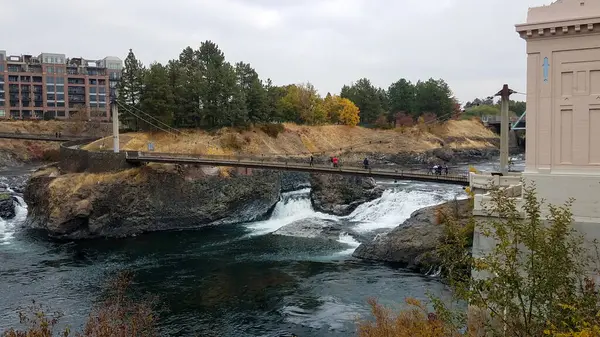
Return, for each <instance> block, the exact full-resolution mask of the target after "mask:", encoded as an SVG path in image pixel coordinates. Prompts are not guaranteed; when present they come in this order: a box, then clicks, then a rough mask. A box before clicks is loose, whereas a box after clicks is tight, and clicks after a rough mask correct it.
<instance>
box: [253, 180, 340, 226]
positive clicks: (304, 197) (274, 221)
mask: <svg viewBox="0 0 600 337" xmlns="http://www.w3.org/2000/svg"><path fill="white" fill-rule="evenodd" d="M309 194H310V188H306V189H303V190H299V191H294V192H289V193H284V194H283V195H282V196H281V200H280V201H279V202H278V203H277V205H275V209H274V210H273V214H271V218H269V220H266V221H258V222H254V223H252V224H249V225H248V229H250V230H252V235H265V234H269V233H273V232H275V231H276V230H278V229H280V228H282V227H284V226H286V225H289V224H291V223H292V222H294V221H298V220H302V219H307V218H320V219H332V220H335V219H337V217H335V216H332V215H328V214H324V213H319V212H315V211H314V210H313V208H312V205H311V203H310V197H309Z"/></svg>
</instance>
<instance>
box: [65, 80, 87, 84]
mask: <svg viewBox="0 0 600 337" xmlns="http://www.w3.org/2000/svg"><path fill="white" fill-rule="evenodd" d="M67 83H68V84H79V85H85V80H84V79H83V78H68V79H67Z"/></svg>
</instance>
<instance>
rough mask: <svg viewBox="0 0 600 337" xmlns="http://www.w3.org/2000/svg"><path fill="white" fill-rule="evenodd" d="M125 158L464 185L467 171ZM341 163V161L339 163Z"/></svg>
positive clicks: (144, 155)
mask: <svg viewBox="0 0 600 337" xmlns="http://www.w3.org/2000/svg"><path fill="white" fill-rule="evenodd" d="M125 158H126V160H127V162H129V163H136V164H142V163H164V164H196V165H209V166H226V167H242V168H255V169H267V170H281V171H296V172H309V173H325V174H342V175H352V176H363V177H372V178H380V179H393V180H414V181H423V182H437V183H445V184H453V185H461V186H468V185H469V175H468V172H466V171H465V172H450V174H448V175H445V174H442V175H435V174H430V173H429V172H427V171H425V170H402V169H379V168H377V169H365V168H363V167H360V166H346V165H341V166H340V167H331V166H330V165H319V164H315V165H313V166H311V165H310V164H308V159H306V162H300V160H299V159H298V158H296V160H294V159H292V158H286V157H280V158H277V157H256V156H255V157H251V156H208V155H201V156H200V155H189V154H175V153H154V152H135V151H127V152H126V154H125ZM342 164H343V163H342Z"/></svg>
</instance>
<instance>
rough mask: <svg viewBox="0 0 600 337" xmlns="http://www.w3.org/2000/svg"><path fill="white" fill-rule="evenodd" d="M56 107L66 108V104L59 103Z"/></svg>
mask: <svg viewBox="0 0 600 337" xmlns="http://www.w3.org/2000/svg"><path fill="white" fill-rule="evenodd" d="M56 106H57V107H59V108H64V107H65V102H57V103H56Z"/></svg>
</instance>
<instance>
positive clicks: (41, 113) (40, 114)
mask: <svg viewBox="0 0 600 337" xmlns="http://www.w3.org/2000/svg"><path fill="white" fill-rule="evenodd" d="M35 117H36V118H42V117H44V110H35Z"/></svg>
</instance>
